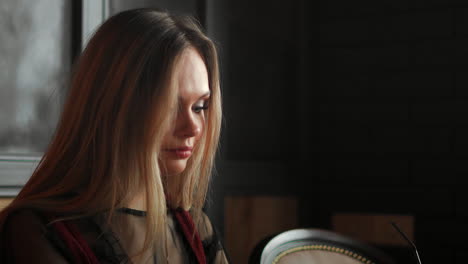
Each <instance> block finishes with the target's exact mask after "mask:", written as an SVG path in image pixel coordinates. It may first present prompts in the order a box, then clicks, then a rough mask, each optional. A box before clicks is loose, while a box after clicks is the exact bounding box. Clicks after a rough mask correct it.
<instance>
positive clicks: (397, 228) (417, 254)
mask: <svg viewBox="0 0 468 264" xmlns="http://www.w3.org/2000/svg"><path fill="white" fill-rule="evenodd" d="M391 224H392V226H393V227H394V228H395V229H396V231H398V233H400V235H401V236H402V237H403V238H404V239H405V240H406V241H407V242H408V243H409V244H410V245H411V246H412V247H413V249H414V253H415V256H416V258H417V260H418V263H419V264H422V262H421V258H420V257H419V252H418V249H417V248H416V245H415V244H414V243H413V241H411V239H409V238H408V237H407V236H406V234H405V233H403V231H401V229H400V228H399V227H398V225H397V224H396V223H395V222H391Z"/></svg>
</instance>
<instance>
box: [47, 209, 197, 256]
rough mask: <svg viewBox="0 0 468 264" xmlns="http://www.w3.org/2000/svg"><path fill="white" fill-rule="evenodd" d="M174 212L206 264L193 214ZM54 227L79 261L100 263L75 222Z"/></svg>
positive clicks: (190, 241) (185, 233)
mask: <svg viewBox="0 0 468 264" xmlns="http://www.w3.org/2000/svg"><path fill="white" fill-rule="evenodd" d="M172 213H173V214H174V216H175V219H176V220H177V223H178V224H179V226H180V227H181V229H182V233H183V235H184V237H185V239H186V240H187V242H188V243H189V244H190V247H191V248H192V251H193V253H194V254H195V257H196V258H197V261H198V263H199V264H206V256H205V251H204V249H203V244H202V242H201V239H200V236H199V235H198V232H197V230H196V228H195V224H194V223H193V219H192V216H191V215H190V214H189V212H187V211H185V210H182V209H180V208H179V209H172ZM52 226H53V228H54V229H55V231H56V232H57V234H58V235H59V236H60V238H61V239H62V241H64V243H65V245H66V246H67V248H68V249H69V250H70V251H71V253H72V255H73V257H74V258H75V260H76V262H77V263H86V264H99V261H98V259H97V258H96V256H95V255H94V253H93V251H92V250H91V248H90V247H89V245H88V243H87V242H86V240H85V239H84V238H83V236H82V235H81V233H80V232H79V231H78V228H77V227H76V225H75V224H73V223H72V222H70V221H58V222H54V223H52Z"/></svg>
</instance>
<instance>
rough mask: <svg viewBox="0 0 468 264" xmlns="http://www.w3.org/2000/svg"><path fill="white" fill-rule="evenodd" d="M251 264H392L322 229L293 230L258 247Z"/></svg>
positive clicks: (369, 248) (364, 246)
mask: <svg viewBox="0 0 468 264" xmlns="http://www.w3.org/2000/svg"><path fill="white" fill-rule="evenodd" d="M249 263H250V264H254V263H255V264H286V263H288V264H293V263H310V264H338V263H339V264H363V263H364V264H394V263H395V261H394V260H392V259H391V258H390V257H389V256H387V255H386V254H385V253H383V252H382V251H380V250H379V249H377V248H375V247H373V246H371V245H368V244H365V243H363V242H360V241H357V240H354V239H351V238H349V237H346V236H343V235H340V234H338V233H335V232H332V231H328V230H323V229H313V228H310V229H293V230H290V231H286V232H283V233H280V234H278V235H276V236H273V237H269V238H266V239H265V240H263V241H261V242H260V243H259V244H257V247H256V248H255V249H254V251H253V252H252V254H251V256H250V260H249Z"/></svg>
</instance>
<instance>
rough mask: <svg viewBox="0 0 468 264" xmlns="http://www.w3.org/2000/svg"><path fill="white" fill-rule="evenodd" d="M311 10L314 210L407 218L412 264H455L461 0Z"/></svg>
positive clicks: (461, 119)
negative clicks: (314, 15) (314, 14)
mask: <svg viewBox="0 0 468 264" xmlns="http://www.w3.org/2000/svg"><path fill="white" fill-rule="evenodd" d="M319 10H320V22H319V27H318V28H319V34H318V35H317V36H318V37H319V39H318V40H319V44H318V46H319V49H318V50H319V52H320V55H319V56H320V57H319V62H318V63H317V64H316V65H317V66H318V69H319V70H318V71H319V80H320V81H319V84H318V85H317V86H314V87H310V89H311V90H312V91H313V98H314V99H313V101H314V104H316V106H317V108H314V109H312V108H311V109H310V110H311V111H312V115H311V116H316V117H318V120H310V121H311V122H316V121H318V122H317V123H316V124H317V126H316V129H317V130H318V137H317V140H316V141H315V142H314V143H312V144H311V145H310V147H313V148H314V149H316V154H317V156H318V158H319V161H320V164H319V169H318V170H317V171H315V177H317V176H319V177H318V179H317V180H318V182H319V184H320V186H321V188H320V192H319V193H320V194H319V196H320V197H319V198H318V199H319V200H320V201H321V205H320V206H319V211H320V212H321V213H322V216H323V215H326V214H327V213H334V212H340V211H345V212H347V211H350V212H371V213H397V214H409V215H413V216H415V238H416V242H417V245H418V247H420V251H421V255H422V256H421V257H422V258H423V262H425V263H465V262H466V260H464V257H465V256H466V254H467V253H466V249H467V246H466V243H465V242H464V240H463V236H464V235H465V234H466V233H467V231H468V230H467V227H466V224H465V223H464V222H465V220H466V217H467V212H468V211H467V209H466V208H467V207H466V205H465V201H466V191H465V185H464V183H465V182H466V181H465V180H464V177H466V175H467V172H468V162H467V158H468V152H467V151H466V150H467V146H468V145H467V142H468V140H467V138H468V134H467V132H468V130H467V128H468V115H467V111H468V97H467V95H468V87H467V84H468V83H467V76H468V75H467V70H468V67H467V66H468V63H467V60H466V59H467V52H468V45H467V44H468V42H467V40H468V30H467V29H468V24H467V22H468V20H467V17H468V16H467V15H468V3H466V2H464V1H339V0H335V1H331V0H328V1H323V0H322V1H320V9H319ZM314 43H315V41H314ZM310 183H311V184H313V183H312V182H311V181H310ZM305 201H308V202H306V204H308V203H311V200H308V199H307V198H305ZM307 215H308V217H307V218H308V219H313V215H314V214H313V213H309V214H307ZM327 220H328V218H327V217H324V218H323V219H322V220H321V221H322V222H321V223H320V221H319V222H318V224H321V225H327V224H329V221H327Z"/></svg>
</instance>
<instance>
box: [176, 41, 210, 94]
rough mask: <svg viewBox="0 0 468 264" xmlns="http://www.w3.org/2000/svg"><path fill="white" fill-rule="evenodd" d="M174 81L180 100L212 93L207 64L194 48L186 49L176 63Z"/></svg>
mask: <svg viewBox="0 0 468 264" xmlns="http://www.w3.org/2000/svg"><path fill="white" fill-rule="evenodd" d="M173 77H174V81H175V83H176V88H177V90H178V96H179V98H181V99H183V100H189V99H192V98H199V97H200V96H203V95H205V94H207V93H209V92H210V87H209V82H208V72H207V69H206V65H205V62H204V61H203V59H202V57H201V56H200V54H199V53H198V52H197V51H196V50H195V49H194V48H186V49H185V50H184V51H183V52H182V54H181V55H180V57H179V59H178V60H177V61H176V64H175V69H174V76H173Z"/></svg>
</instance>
